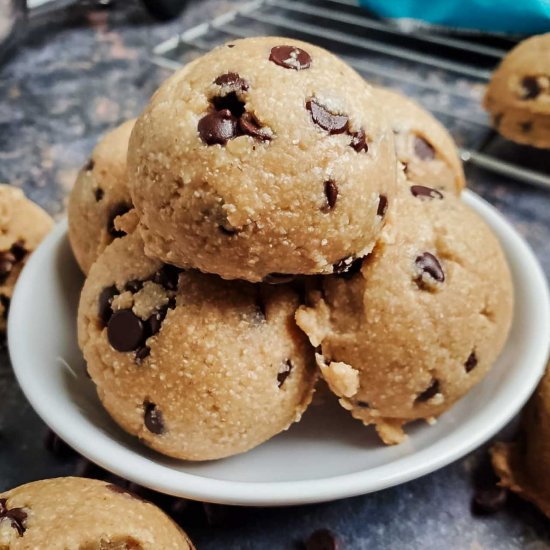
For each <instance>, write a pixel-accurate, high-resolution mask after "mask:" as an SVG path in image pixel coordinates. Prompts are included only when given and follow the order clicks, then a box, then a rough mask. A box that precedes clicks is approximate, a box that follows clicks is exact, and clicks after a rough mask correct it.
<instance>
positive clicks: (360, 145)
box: [350, 128, 369, 153]
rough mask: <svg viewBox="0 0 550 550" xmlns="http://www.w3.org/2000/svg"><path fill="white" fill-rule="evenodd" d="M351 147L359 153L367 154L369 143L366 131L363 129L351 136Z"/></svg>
mask: <svg viewBox="0 0 550 550" xmlns="http://www.w3.org/2000/svg"><path fill="white" fill-rule="evenodd" d="M350 145H351V146H352V147H353V148H354V149H355V150H356V151H357V152H358V153H360V152H361V151H364V152H365V153H366V152H367V151H368V150H369V145H368V143H367V136H366V135H365V130H363V128H361V129H360V130H359V131H358V132H355V133H353V134H351V142H350Z"/></svg>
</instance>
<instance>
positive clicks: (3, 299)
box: [0, 294, 11, 319]
mask: <svg viewBox="0 0 550 550" xmlns="http://www.w3.org/2000/svg"><path fill="white" fill-rule="evenodd" d="M10 303H11V299H10V297H9V296H6V295H5V294H0V304H2V307H3V308H4V311H3V312H2V317H3V318H4V319H7V318H8V314H9V312H10Z"/></svg>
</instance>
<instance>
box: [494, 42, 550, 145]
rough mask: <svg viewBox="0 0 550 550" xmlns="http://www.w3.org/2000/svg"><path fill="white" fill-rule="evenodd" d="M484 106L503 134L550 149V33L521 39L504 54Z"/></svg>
mask: <svg viewBox="0 0 550 550" xmlns="http://www.w3.org/2000/svg"><path fill="white" fill-rule="evenodd" d="M484 106H485V109H487V111H489V113H490V115H491V118H492V122H493V126H494V127H495V129H496V130H498V132H500V133H501V134H502V135H503V136H504V137H506V138H508V139H511V140H512V141H516V142H518V143H523V144H525V145H532V146H534V147H540V148H550V33H548V34H542V35H538V36H532V37H531V38H528V39H527V40H524V41H523V42H520V43H519V44H518V45H517V46H516V47H515V48H514V49H513V50H512V51H511V52H509V53H508V54H507V55H506V57H504V59H503V60H502V62H501V63H500V65H499V66H498V68H497V69H496V70H495V72H494V73H493V75H492V77H491V82H490V83H489V86H488V88H487V92H486V94H485V99H484Z"/></svg>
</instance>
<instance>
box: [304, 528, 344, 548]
mask: <svg viewBox="0 0 550 550" xmlns="http://www.w3.org/2000/svg"><path fill="white" fill-rule="evenodd" d="M304 548H305V550H338V549H339V548H340V544H339V542H338V539H337V538H336V535H335V534H334V533H333V532H332V531H329V530H328V529H319V530H318V531H315V532H314V533H312V534H311V535H310V536H309V537H308V539H307V540H306V541H305V543H304Z"/></svg>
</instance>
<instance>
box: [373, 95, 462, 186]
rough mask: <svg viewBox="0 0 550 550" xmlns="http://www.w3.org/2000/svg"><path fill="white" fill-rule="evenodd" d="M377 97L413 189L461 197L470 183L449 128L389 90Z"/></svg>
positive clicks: (424, 110) (412, 102)
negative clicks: (416, 187)
mask: <svg viewBox="0 0 550 550" xmlns="http://www.w3.org/2000/svg"><path fill="white" fill-rule="evenodd" d="M375 94H376V95H377V96H378V100H379V103H380V105H381V106H382V108H383V109H384V112H385V113H386V116H387V117H388V120H389V121H390V124H391V127H392V130H393V133H394V135H395V150H396V153H397V158H398V160H399V161H400V162H401V164H402V165H403V167H404V170H405V175H406V177H407V181H408V183H409V184H410V185H415V184H421V185H424V186H428V187H432V188H434V189H438V190H440V191H448V192H450V193H454V194H457V195H458V194H460V192H461V191H462V189H463V188H464V186H465V185H466V180H465V178H464V170H463V168H462V161H461V160H460V157H459V156H458V151H457V148H456V144H455V142H454V140H453V138H452V137H451V135H450V134H449V132H448V131H447V130H446V129H445V127H444V126H443V125H442V124H441V123H440V122H439V121H438V120H437V119H436V118H435V117H434V116H433V115H432V114H431V113H429V112H428V111H426V109H424V108H422V107H421V106H420V105H418V103H416V102H415V101H413V100H412V99H409V98H408V97H405V96H404V95H401V94H400V93H398V92H395V91H393V90H389V89H387V88H376V89H375Z"/></svg>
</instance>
